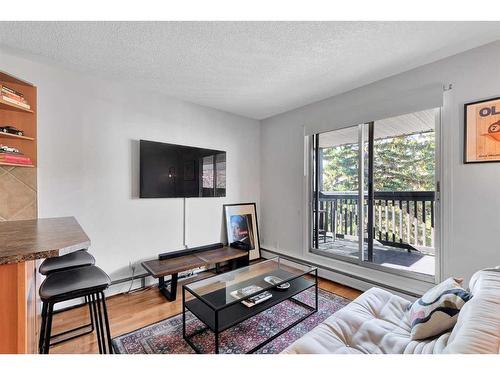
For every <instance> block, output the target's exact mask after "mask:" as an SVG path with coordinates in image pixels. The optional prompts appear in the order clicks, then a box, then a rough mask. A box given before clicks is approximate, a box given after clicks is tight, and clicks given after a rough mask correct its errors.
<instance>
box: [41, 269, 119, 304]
mask: <svg viewBox="0 0 500 375" xmlns="http://www.w3.org/2000/svg"><path fill="white" fill-rule="evenodd" d="M110 283H111V279H110V278H109V276H108V275H107V274H106V273H105V272H104V271H103V270H101V269H100V268H99V267H96V266H89V267H80V268H74V269H69V270H66V271H61V272H54V273H52V274H50V275H49V276H47V278H46V279H45V280H44V281H43V282H42V285H40V298H41V299H42V301H53V302H57V301H58V300H64V301H66V300H68V299H73V298H77V297H83V296H85V295H87V294H88V292H89V290H93V291H100V290H104V289H106V288H107V287H108V286H109V284H110ZM94 293H95V292H94Z"/></svg>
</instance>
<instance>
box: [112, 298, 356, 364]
mask: <svg viewBox="0 0 500 375" xmlns="http://www.w3.org/2000/svg"><path fill="white" fill-rule="evenodd" d="M296 298H297V299H298V300H301V301H303V302H305V303H307V304H308V305H311V306H314V291H311V290H306V291H305V292H302V293H300V294H298V295H297V296H296ZM349 302H351V301H350V300H348V299H346V298H343V297H340V296H338V295H336V294H333V293H330V292H327V291H325V290H322V289H319V293H318V312H316V313H314V314H313V315H311V316H310V317H308V318H307V319H305V320H303V321H302V322H300V323H299V324H297V325H296V326H295V327H292V328H291V329H289V330H288V331H286V332H285V333H283V334H282V335H280V336H278V337H276V338H275V339H274V340H273V341H271V342H269V343H268V344H266V345H265V346H263V347H262V348H260V349H259V350H258V351H256V353H258V354H273V353H280V352H281V351H282V350H284V349H285V348H286V347H288V346H289V345H290V344H291V343H293V342H294V341H295V340H297V339H299V338H300V337H302V336H303V335H304V334H305V333H307V332H309V331H310V330H311V329H313V328H314V327H316V326H317V325H318V324H319V323H321V322H322V321H324V320H325V319H326V318H328V317H329V316H330V315H332V314H333V313H334V312H336V311H338V310H339V309H341V308H342V307H344V306H346V305H347V304H348V303H349ZM307 313H309V311H308V310H307V309H305V308H304V307H302V306H300V305H298V304H296V303H293V302H290V301H284V302H282V303H280V304H278V305H276V306H274V307H271V308H270V309H268V310H266V311H263V312H261V313H259V314H257V315H256V316H254V317H252V318H250V319H248V320H246V321H244V322H242V323H240V324H238V325H237V326H235V327H233V328H230V329H228V330H226V331H224V332H223V333H221V335H220V336H219V337H220V338H219V340H220V341H219V352H220V353H224V354H231V353H234V354H240V353H246V352H248V351H249V350H251V349H252V348H254V347H256V346H257V345H258V344H259V343H262V342H264V341H265V340H266V339H267V338H268V337H271V336H272V335H274V334H276V333H278V332H279V331H281V330H282V329H283V328H285V327H286V326H288V325H290V324H291V323H292V322H295V321H297V320H299V319H300V318H301V317H303V316H304V315H306V314H307ZM203 328H204V325H203V323H202V322H201V321H199V320H198V319H197V318H196V317H195V316H194V315H192V314H191V313H189V312H188V313H187V314H186V331H187V332H188V333H190V332H195V330H196V331H197V330H201V329H203ZM192 341H193V342H194V344H195V345H196V347H197V348H199V350H200V351H201V352H202V353H214V335H213V333H212V332H211V331H209V330H206V331H204V332H203V333H200V334H199V335H196V336H195V337H193V338H192ZM113 347H114V351H115V353H120V354H189V353H194V350H193V349H192V348H191V346H189V344H188V343H187V342H186V341H184V339H183V337H182V314H179V315H176V316H173V317H171V318H168V319H165V320H162V321H159V322H157V323H153V324H151V325H149V326H146V327H143V328H140V329H138V330H136V331H133V332H130V333H126V334H124V335H121V336H118V337H116V338H114V339H113Z"/></svg>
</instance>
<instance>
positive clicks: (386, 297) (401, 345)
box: [283, 267, 500, 354]
mask: <svg viewBox="0 0 500 375" xmlns="http://www.w3.org/2000/svg"><path fill="white" fill-rule="evenodd" d="M469 288H470V291H471V293H472V295H473V297H472V299H471V300H470V301H468V302H467V303H466V304H465V305H464V307H463V308H462V310H461V311H460V313H459V316H458V321H457V323H456V325H455V327H454V328H453V330H452V331H451V332H446V333H444V334H442V335H441V336H439V337H436V338H433V339H429V340H421V341H412V340H411V339H410V331H411V329H410V324H409V319H408V317H407V315H408V313H407V308H408V306H409V305H410V304H411V303H410V302H409V301H407V300H405V299H404V298H401V297H399V296H396V295H394V294H391V293H389V292H387V291H385V290H382V289H379V288H372V289H370V290H368V291H366V292H365V293H363V294H362V295H361V296H359V297H358V298H356V299H355V300H354V301H353V302H352V303H350V304H349V305H348V306H346V307H345V308H343V309H341V310H339V311H337V312H336V313H335V314H333V315H332V316H331V317H329V318H328V319H326V320H325V321H324V322H323V323H321V324H319V325H318V326H317V327H316V328H314V329H313V330H312V331H310V332H309V333H307V334H306V335H304V336H303V337H302V338H300V339H299V340H297V341H295V342H294V343H293V344H292V345H290V346H289V347H288V348H287V349H285V350H284V351H283V353H297V354H299V353H332V354H343V353H352V354H362V353H365V354H382V353H390V354H418V353H422V354H440V353H454V354H459V353H494V354H500V268H499V267H497V268H495V269H487V270H482V271H478V272H476V273H475V274H474V276H473V277H472V278H471V280H470V283H469Z"/></svg>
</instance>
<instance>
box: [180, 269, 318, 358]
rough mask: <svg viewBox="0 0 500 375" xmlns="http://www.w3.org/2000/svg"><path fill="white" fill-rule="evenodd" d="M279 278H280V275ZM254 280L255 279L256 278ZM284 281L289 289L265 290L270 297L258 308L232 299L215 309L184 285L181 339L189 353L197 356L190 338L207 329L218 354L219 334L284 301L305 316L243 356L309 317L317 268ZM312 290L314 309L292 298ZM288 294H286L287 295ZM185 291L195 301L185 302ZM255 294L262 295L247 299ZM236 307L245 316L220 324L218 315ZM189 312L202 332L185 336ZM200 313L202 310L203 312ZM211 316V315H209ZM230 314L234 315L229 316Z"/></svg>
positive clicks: (315, 305)
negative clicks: (189, 348)
mask: <svg viewBox="0 0 500 375" xmlns="http://www.w3.org/2000/svg"><path fill="white" fill-rule="evenodd" d="M308 274H309V275H311V276H313V280H307V279H306V278H305V276H306V275H308ZM280 276H281V275H280ZM256 279H257V278H256ZM286 281H287V282H289V283H290V288H288V289H287V290H284V291H281V290H277V289H276V288H272V289H268V290H269V291H270V292H271V293H272V294H273V297H272V298H270V299H269V300H267V301H264V302H262V303H260V304H258V305H255V306H253V307H246V306H243V305H242V304H241V301H240V300H235V301H233V302H230V303H228V304H226V305H224V306H221V307H216V306H214V305H213V304H212V303H210V302H209V301H207V300H206V299H205V298H203V297H201V296H200V295H198V294H197V293H196V292H194V291H193V290H190V289H189V284H187V285H184V286H183V287H182V336H183V338H184V340H186V342H187V343H188V344H189V345H190V346H191V348H193V350H194V351H195V352H196V353H201V351H200V349H199V348H198V347H197V346H196V345H195V344H194V343H193V341H192V338H193V337H195V336H197V335H199V334H201V333H203V332H205V331H206V330H207V329H208V330H210V331H212V332H213V333H214V341H215V354H218V353H219V336H220V334H221V333H222V332H224V331H225V330H227V329H229V328H231V327H234V326H236V325H238V324H240V323H242V322H243V321H245V320H247V319H250V318H252V317H254V316H255V315H257V314H259V313H261V312H263V311H265V310H267V309H270V308H271V307H273V306H275V305H277V304H279V303H282V302H284V301H286V300H288V301H291V302H294V303H296V304H298V305H300V306H302V307H304V308H305V309H307V310H309V313H307V314H306V315H305V316H303V317H301V318H300V319H298V320H296V321H294V322H293V323H291V324H290V325H288V326H287V327H285V328H284V329H282V330H280V331H279V332H277V333H276V334H274V335H272V336H271V337H269V338H267V339H266V340H265V341H264V342H262V343H260V344H258V345H257V346H256V347H254V348H252V349H251V350H250V351H248V352H247V354H250V353H254V352H255V351H257V350H259V349H260V348H262V347H263V346H264V345H266V344H268V343H269V342H271V341H272V340H274V339H275V338H276V337H278V336H280V335H282V334H283V333H285V332H286V331H288V330H289V329H290V328H293V327H294V326H296V325H297V324H299V323H300V322H302V321H304V320H305V319H307V318H308V317H310V316H311V315H312V314H314V313H315V312H317V311H318V269H317V268H312V269H311V270H309V271H307V272H304V273H303V274H302V275H297V276H296V277H294V278H291V279H290V278H289V279H287V280H286ZM251 282H252V280H248V282H247V284H250V285H251ZM311 288H314V290H315V304H314V306H309V305H308V304H306V303H304V302H302V301H299V300H298V299H296V298H294V297H295V296H296V295H298V294H299V293H302V292H304V291H305V290H308V289H311ZM288 291H290V292H288ZM186 292H187V293H189V294H191V295H193V296H194V297H195V299H193V300H191V301H187V302H186ZM259 293H262V291H259V292H256V293H254V294H251V295H249V296H248V298H249V297H252V296H254V295H257V294H259ZM236 304H239V306H242V307H243V308H244V310H243V311H245V312H246V314H242V316H237V314H236V316H232V317H230V318H229V321H228V319H227V316H226V319H225V322H221V315H222V314H224V311H225V310H226V311H227V309H229V308H231V307H233V310H234V307H236ZM188 310H189V311H190V312H191V313H192V314H193V315H194V316H196V318H198V319H199V320H200V321H201V322H202V323H203V324H204V325H205V327H204V328H203V329H199V330H196V331H195V332H193V333H191V334H187V333H186V311H188ZM203 310H204V311H203ZM211 314H213V315H211ZM233 315H234V314H233ZM211 317H213V318H214V319H213V321H210V320H211V319H210V318H211Z"/></svg>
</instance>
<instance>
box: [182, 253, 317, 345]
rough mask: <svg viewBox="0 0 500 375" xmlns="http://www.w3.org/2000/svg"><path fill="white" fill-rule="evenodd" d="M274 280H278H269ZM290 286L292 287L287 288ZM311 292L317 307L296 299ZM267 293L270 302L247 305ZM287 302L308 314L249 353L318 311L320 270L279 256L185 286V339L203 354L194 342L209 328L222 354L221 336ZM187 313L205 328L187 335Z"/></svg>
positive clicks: (183, 304) (183, 315)
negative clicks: (304, 292) (296, 305)
mask: <svg viewBox="0 0 500 375" xmlns="http://www.w3.org/2000/svg"><path fill="white" fill-rule="evenodd" d="M270 277H274V278H271V279H272V280H269V279H270ZM265 279H266V280H268V281H266V280H265ZM273 281H274V284H273V283H272V282H273ZM270 282H271V283H270ZM287 284H288V285H287ZM286 286H288V287H287V288H283V287H286ZM257 289H258V290H257ZM307 289H314V293H315V298H314V300H315V303H314V306H310V305H308V304H306V303H304V302H303V301H300V300H298V299H296V298H294V297H295V296H297V295H298V294H299V293H302V292H303V291H305V290H307ZM264 292H268V294H271V297H269V296H268V295H267V297H268V298H267V299H265V300H264V298H263V299H262V301H260V302H259V303H256V304H254V305H253V306H251V307H248V306H247V305H245V304H244V303H243V302H247V303H248V300H251V299H253V298H254V297H255V296H257V295H260V294H261V293H264ZM286 300H288V301H291V302H293V303H296V304H298V305H300V306H302V307H303V308H305V309H306V310H307V311H308V312H307V313H306V314H305V315H304V316H302V317H301V318H299V319H298V320H296V321H293V322H291V323H290V325H288V326H287V327H285V328H283V329H281V330H280V331H279V332H277V333H275V334H274V335H273V336H271V337H269V338H267V339H266V340H265V341H264V342H261V343H259V344H258V345H257V346H255V347H254V348H252V349H251V350H250V351H249V352H248V353H253V352H255V351H256V350H258V349H260V348H261V347H263V346H264V345H266V344H267V343H269V342H270V341H272V340H273V339H274V338H276V337H278V336H279V335H281V334H283V333H284V332H286V331H287V330H289V329H290V328H292V327H293V326H295V325H297V324H298V323H300V322H301V321H303V320H304V319H306V318H307V317H309V316H311V315H312V314H314V313H315V312H316V311H318V269H317V268H316V267H312V266H309V265H306V264H302V263H298V262H294V261H290V260H286V261H285V260H284V259H282V258H280V257H276V258H272V259H269V260H265V261H263V262H259V263H255V264H252V265H250V266H248V267H243V268H239V269H237V270H234V271H230V272H227V273H223V274H219V275H216V276H212V277H209V278H206V279H203V280H200V281H196V282H194V283H191V284H187V285H184V286H183V287H182V334H183V337H184V339H185V340H186V341H187V343H188V344H189V345H190V346H191V347H192V348H193V350H194V351H195V352H197V353H200V349H199V348H198V347H197V346H196V345H195V344H194V343H193V341H192V339H193V337H195V336H196V335H199V334H201V333H203V332H205V331H206V330H207V329H208V330H210V331H212V332H213V334H214V341H215V353H216V354H217V353H219V335H220V334H221V333H222V332H224V331H225V330H227V329H229V328H231V327H234V326H236V325H237V324H240V323H241V322H243V321H245V320H247V319H249V318H252V317H253V316H255V315H257V314H259V313H261V312H263V311H265V310H267V309H269V308H271V307H273V306H275V305H277V304H279V303H281V302H284V301H286ZM187 311H190V312H191V313H192V314H193V315H194V316H195V317H196V318H197V319H199V320H200V321H201V322H202V323H203V324H204V326H205V327H204V328H203V329H201V330H200V329H198V330H197V331H195V332H192V333H187V332H186V312H187Z"/></svg>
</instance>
